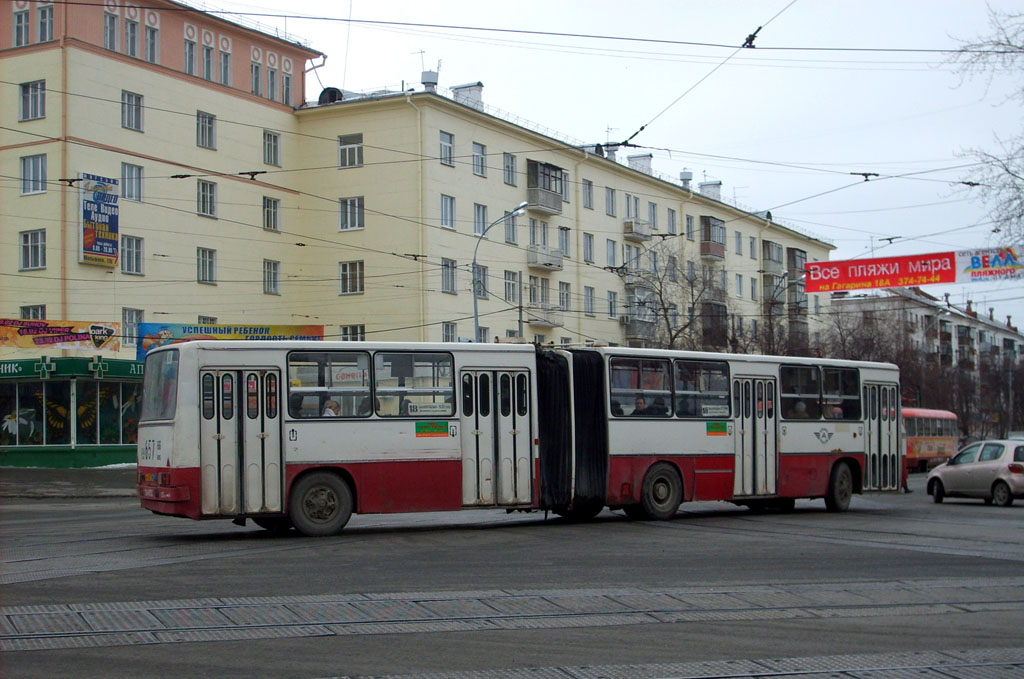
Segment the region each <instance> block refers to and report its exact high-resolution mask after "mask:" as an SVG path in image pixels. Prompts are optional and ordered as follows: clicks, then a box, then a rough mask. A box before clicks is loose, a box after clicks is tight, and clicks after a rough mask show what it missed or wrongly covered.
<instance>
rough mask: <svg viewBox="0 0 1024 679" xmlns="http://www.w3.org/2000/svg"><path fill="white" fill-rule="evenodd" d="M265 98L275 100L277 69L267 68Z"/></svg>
mask: <svg viewBox="0 0 1024 679" xmlns="http://www.w3.org/2000/svg"><path fill="white" fill-rule="evenodd" d="M267 99H270V100H271V101H277V69H276V68H268V69H267Z"/></svg>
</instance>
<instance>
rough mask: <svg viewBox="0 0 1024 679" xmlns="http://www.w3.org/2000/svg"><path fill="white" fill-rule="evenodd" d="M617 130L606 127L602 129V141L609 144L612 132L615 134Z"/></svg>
mask: <svg viewBox="0 0 1024 679" xmlns="http://www.w3.org/2000/svg"><path fill="white" fill-rule="evenodd" d="M618 129H619V128H617V127H606V128H604V141H605V143H609V142H611V140H612V132H615V131H616V130H618Z"/></svg>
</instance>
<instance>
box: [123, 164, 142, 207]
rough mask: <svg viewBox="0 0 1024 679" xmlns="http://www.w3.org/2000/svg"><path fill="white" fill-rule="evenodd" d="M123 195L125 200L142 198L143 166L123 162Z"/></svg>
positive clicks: (139, 199)
mask: <svg viewBox="0 0 1024 679" xmlns="http://www.w3.org/2000/svg"><path fill="white" fill-rule="evenodd" d="M121 197H122V198H124V199H125V200H134V201H141V200H142V166H140V165H132V164H131V163H121Z"/></svg>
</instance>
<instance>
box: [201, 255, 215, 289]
mask: <svg viewBox="0 0 1024 679" xmlns="http://www.w3.org/2000/svg"><path fill="white" fill-rule="evenodd" d="M196 282H197V283H209V284H211V285H212V284H214V283H216V282H217V251H216V250H211V249H210V248H196Z"/></svg>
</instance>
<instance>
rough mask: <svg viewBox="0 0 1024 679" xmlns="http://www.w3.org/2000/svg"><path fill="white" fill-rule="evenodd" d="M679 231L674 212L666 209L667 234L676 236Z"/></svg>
mask: <svg viewBox="0 0 1024 679" xmlns="http://www.w3.org/2000/svg"><path fill="white" fill-rule="evenodd" d="M678 229H679V224H678V220H677V219H676V211H675V210H673V209H672V208H669V209H668V232H669V234H670V235H673V236H674V235H676V233H677V232H678Z"/></svg>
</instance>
